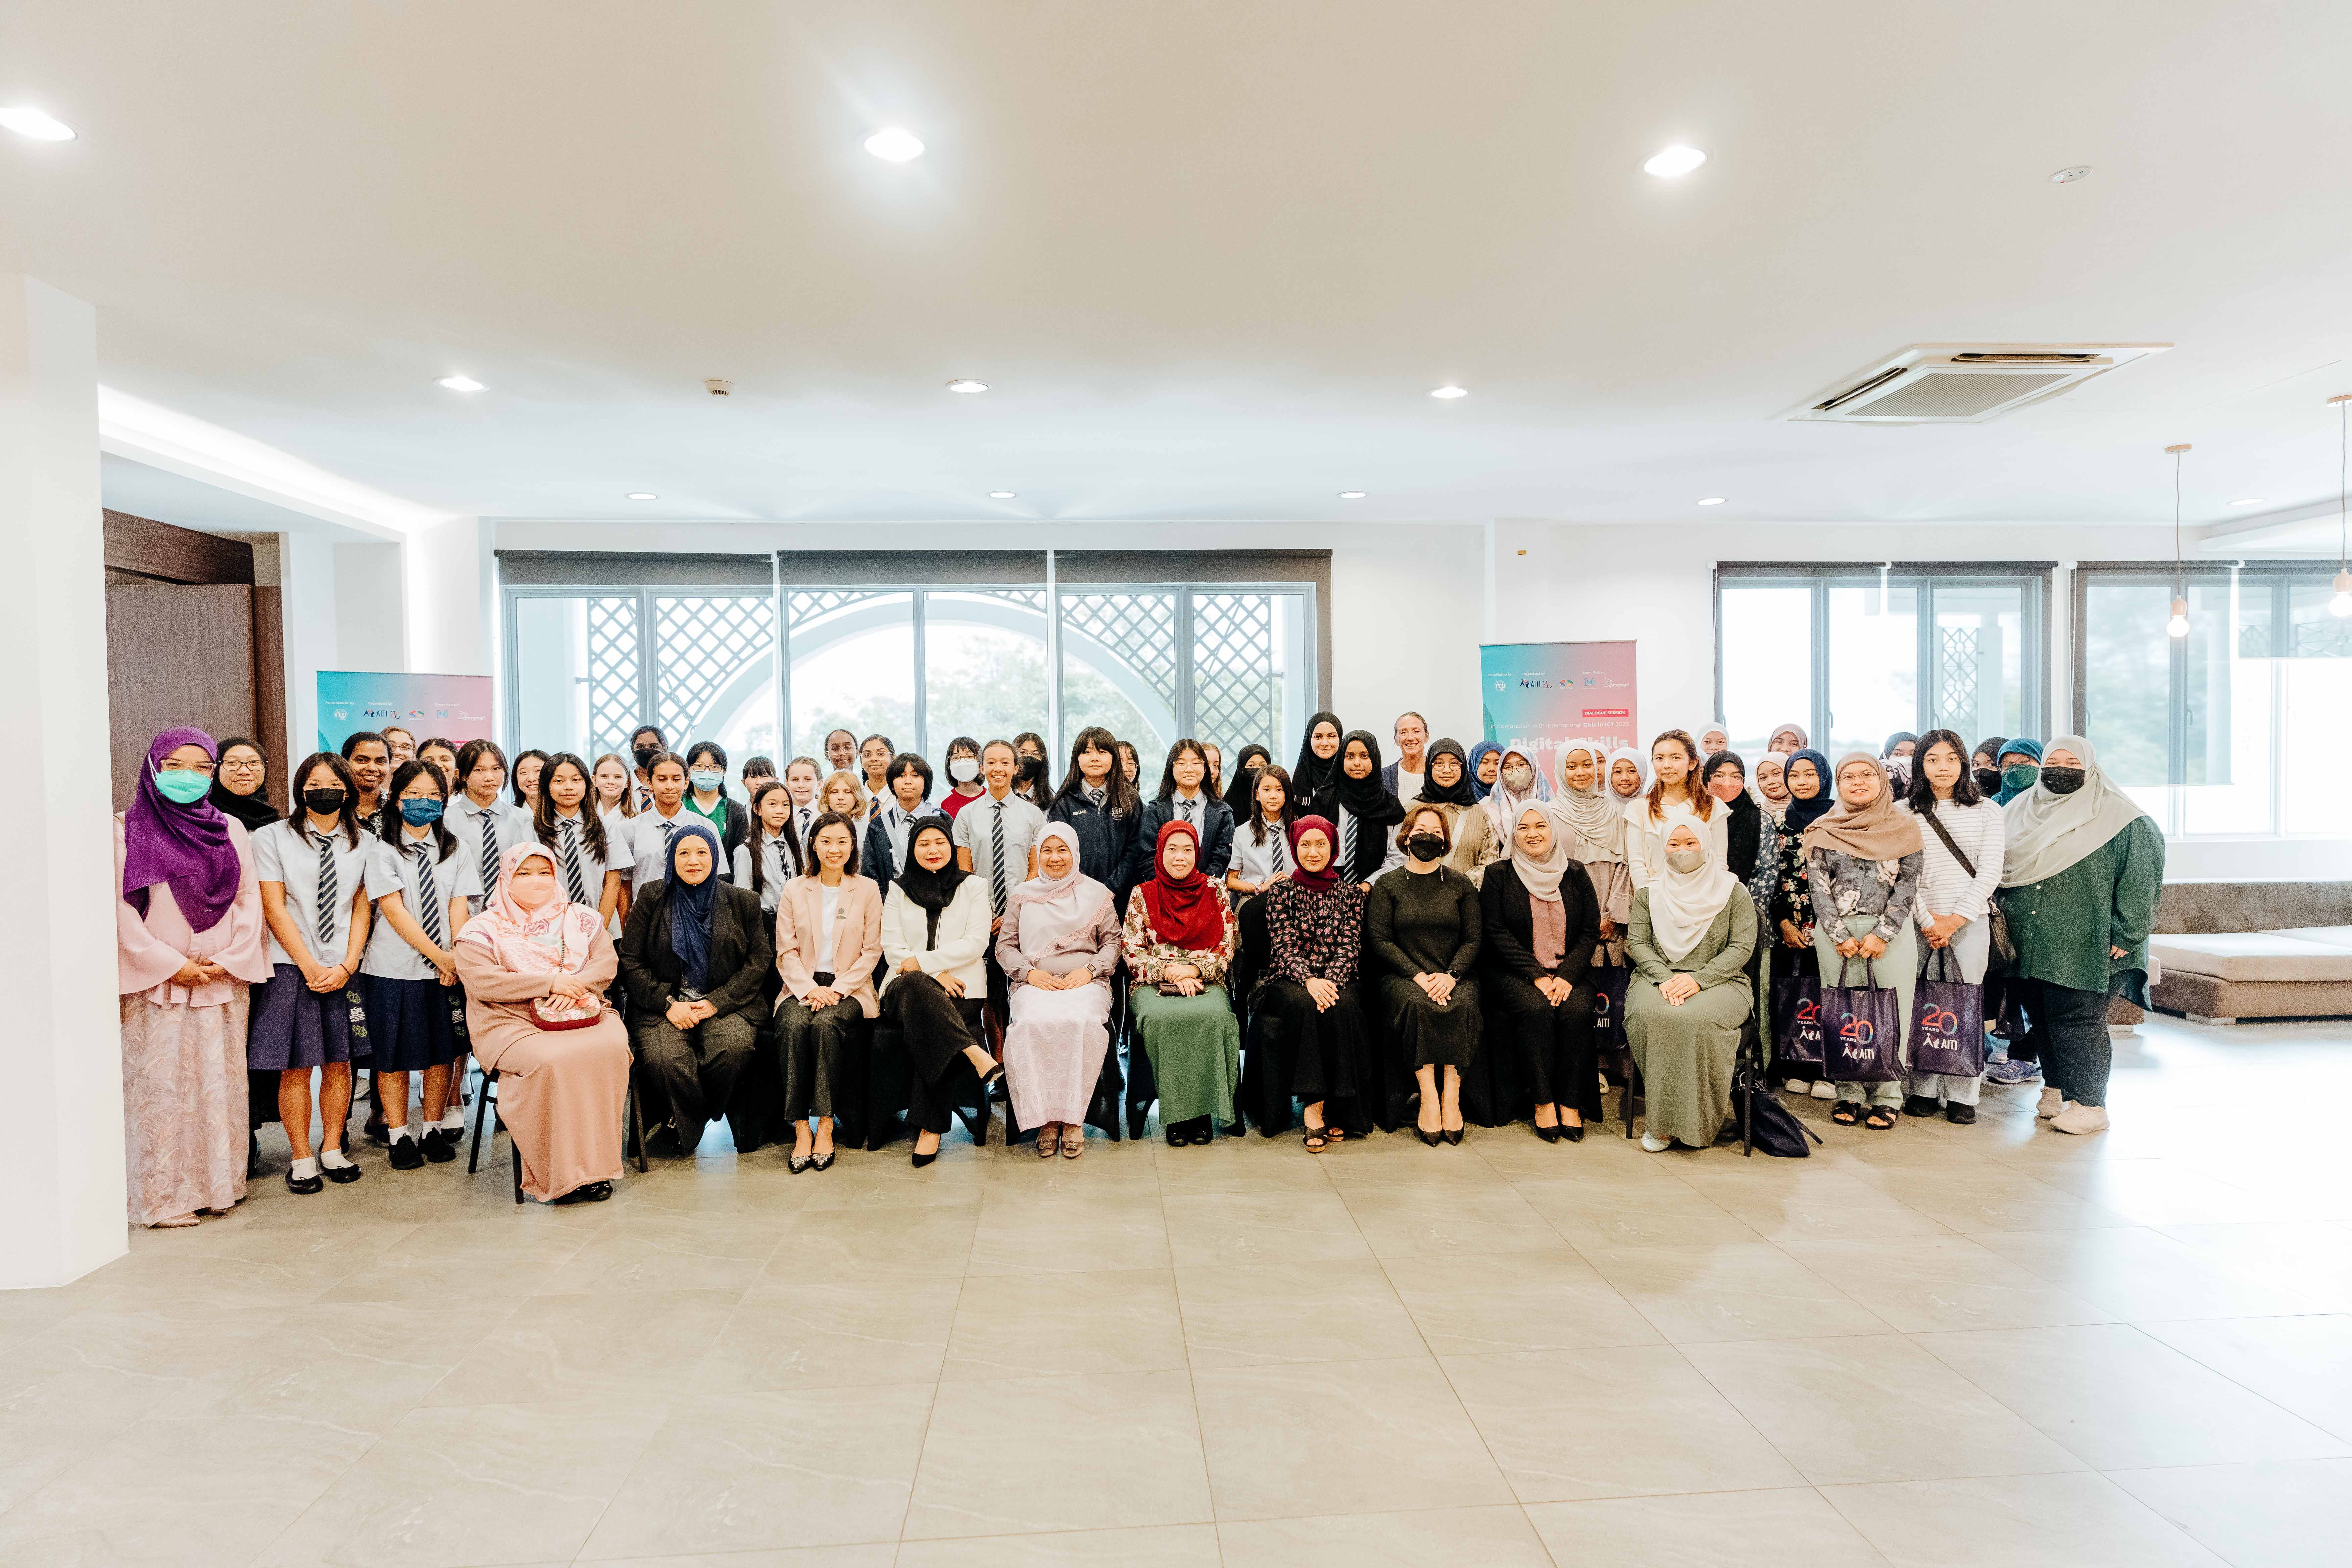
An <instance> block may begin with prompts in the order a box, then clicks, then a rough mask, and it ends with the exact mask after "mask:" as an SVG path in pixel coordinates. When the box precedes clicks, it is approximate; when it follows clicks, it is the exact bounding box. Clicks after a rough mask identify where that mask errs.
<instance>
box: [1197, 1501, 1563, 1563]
mask: <svg viewBox="0 0 2352 1568" xmlns="http://www.w3.org/2000/svg"><path fill="white" fill-rule="evenodd" d="M1217 1539H1218V1540H1219V1542H1222V1543H1223V1547H1224V1568H1465V1565H1468V1564H1475V1565H1476V1568H1551V1564H1552V1559H1551V1555H1550V1553H1549V1552H1546V1551H1545V1550H1544V1547H1543V1542H1541V1541H1539V1540H1538V1539H1537V1538H1536V1531H1535V1527H1534V1526H1532V1525H1530V1524H1529V1523H1528V1516H1527V1513H1526V1511H1525V1510H1520V1509H1516V1508H1433V1509H1424V1510H1421V1511H1419V1512H1415V1513H1364V1514H1341V1515H1338V1516H1335V1517H1325V1518H1319V1519H1268V1520H1255V1521H1249V1522H1246V1523H1244V1522H1231V1521H1229V1522H1227V1523H1224V1524H1221V1525H1219V1526H1218V1527H1217Z"/></svg>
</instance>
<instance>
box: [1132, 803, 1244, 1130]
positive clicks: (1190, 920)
mask: <svg viewBox="0 0 2352 1568" xmlns="http://www.w3.org/2000/svg"><path fill="white" fill-rule="evenodd" d="M1227 836H1228V837H1231V834H1230V830H1228V835H1227ZM1200 845H1201V834H1200V830H1199V829H1198V828H1196V827H1194V826H1192V824H1191V823H1189V822H1184V821H1181V820H1179V821H1174V822H1164V823H1162V824H1160V837H1159V842H1158V846H1157V848H1156V851H1155V853H1154V854H1153V856H1152V862H1151V867H1152V869H1151V875H1150V877H1148V878H1146V879H1144V881H1143V882H1142V883H1141V884H1140V885H1139V886H1138V887H1137V888H1136V889H1135V891H1134V892H1132V893H1130V894H1129V895H1128V900H1127V924H1126V926H1125V927H1124V928H1123V929H1122V930H1121V931H1120V933H1119V941H1120V946H1121V947H1122V948H1123V949H1124V950H1125V952H1126V955H1127V968H1128V973H1129V977H1130V979H1131V980H1132V982H1133V984H1131V985H1130V987H1129V991H1128V1007H1129V1010H1130V1011H1131V1012H1132V1013H1133V1014H1134V1015H1135V1026H1136V1031H1137V1033H1139V1034H1140V1035H1141V1036H1142V1037H1143V1048H1144V1050H1145V1051H1147V1052H1148V1053H1150V1058H1151V1070H1152V1074H1153V1076H1154V1078H1155V1079H1156V1080H1157V1081H1158V1083H1159V1085H1160V1126H1161V1127H1162V1128H1163V1129H1164V1130H1165V1131H1166V1132H1167V1135H1168V1146H1169V1147H1170V1148H1171V1149H1176V1148H1181V1147H1183V1146H1184V1145H1185V1144H1187V1143H1206V1142H1209V1141H1210V1140H1211V1139H1212V1138H1213V1137H1214V1136H1215V1130H1216V1127H1217V1124H1218V1123H1220V1122H1231V1121H1233V1119H1234V1087H1235V1085H1236V1084H1237V1083H1238V1082H1239V1080H1240V1078H1241V1065H1242V1058H1241V1046H1242V1029H1241V1025H1240V1023H1239V1022H1238V1021H1236V1020H1235V1019H1234V1009H1233V1004H1232V1003H1231V1002H1230V1001H1229V1000H1227V998H1226V996H1225V988H1224V985H1223V984H1222V982H1223V980H1224V978H1225V969H1226V966H1227V965H1229V964H1231V963H1233V961H1234V947H1235V945H1236V944H1237V943H1238V942H1239V941H1240V935H1241V933H1240V931H1239V930H1238V929H1237V928H1236V927H1235V926H1234V911H1233V906H1231V905H1230V904H1228V903H1226V902H1225V897H1224V894H1223V892H1221V891H1220V890H1219V889H1218V888H1217V885H1216V884H1215V883H1214V882H1213V881H1211V880H1210V879H1208V878H1207V877H1205V876H1203V875H1202V872H1201V866H1200V858H1201V856H1200Z"/></svg>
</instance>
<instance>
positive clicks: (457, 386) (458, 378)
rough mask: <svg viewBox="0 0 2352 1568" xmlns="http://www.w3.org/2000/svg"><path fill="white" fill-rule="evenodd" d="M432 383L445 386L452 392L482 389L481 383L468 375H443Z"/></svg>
mask: <svg viewBox="0 0 2352 1568" xmlns="http://www.w3.org/2000/svg"><path fill="white" fill-rule="evenodd" d="M434 385H436V386H446V387H447V388H448V389H449V390H450V391H452V392H479V391H481V390H482V384H481V383H480V382H478V381H476V380H475V379H474V378H473V377H472V376H470V375H445V376H443V377H442V378H441V379H440V380H439V381H436V382H435V383H434Z"/></svg>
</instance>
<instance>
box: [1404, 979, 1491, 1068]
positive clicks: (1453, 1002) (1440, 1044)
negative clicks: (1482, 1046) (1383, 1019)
mask: <svg viewBox="0 0 2352 1568" xmlns="http://www.w3.org/2000/svg"><path fill="white" fill-rule="evenodd" d="M1381 1009H1382V1011H1383V1012H1384V1013H1385V1014H1386V1015H1387V1018H1388V1026H1389V1033H1390V1036H1391V1037H1392V1038H1393V1039H1394V1040H1395V1042H1396V1045H1397V1049H1398V1053H1399V1054H1400V1055H1401V1056H1402V1058H1404V1059H1405V1060H1406V1061H1407V1062H1408V1063H1410V1064H1411V1065H1412V1066H1413V1067H1415V1068H1425V1067H1449V1068H1465V1067H1468V1066H1469V1065H1470V1059H1471V1058H1473V1057H1475V1056H1476V1055H1477V1054H1478V982H1477V981H1476V979H1475V978H1474V977H1472V976H1470V975H1467V974H1465V975H1464V976H1463V977H1462V978H1461V979H1459V980H1457V981H1455V982H1454V994H1453V995H1452V996H1451V997H1450V998H1449V999H1448V1000H1447V1001H1446V1004H1445V1005H1444V1006H1443V1007H1441V1006H1439V1005H1437V1004H1436V1003H1434V1002H1433V1001H1431V1000H1430V999H1429V994H1428V993H1427V992H1425V991H1423V989H1422V988H1421V987H1420V986H1418V985H1416V984H1413V983H1412V976H1410V975H1404V974H1384V975H1382V976H1381Z"/></svg>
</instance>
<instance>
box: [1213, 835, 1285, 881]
mask: <svg viewBox="0 0 2352 1568" xmlns="http://www.w3.org/2000/svg"><path fill="white" fill-rule="evenodd" d="M1256 832H1257V829H1256V827H1255V825H1253V824H1251V823H1247V822H1244V823H1243V824H1242V825H1241V826H1238V827H1236V828H1234V863H1233V865H1232V866H1231V867H1229V868H1228V869H1229V870H1234V871H1239V872H1240V873H1241V874H1242V880H1243V881H1244V882H1260V883H1262V882H1264V881H1265V879H1267V878H1268V877H1271V876H1273V875H1274V874H1275V873H1276V871H1295V870H1297V866H1296V865H1295V864H1293V863H1292V861H1291V858H1290V844H1289V841H1288V840H1287V839H1286V838H1285V837H1284V836H1283V832H1282V829H1280V828H1279V827H1277V826H1275V825H1274V824H1272V823H1268V824H1266V829H1265V843H1263V844H1253V843H1252V842H1250V840H1251V839H1252V838H1253V837H1255V835H1256Z"/></svg>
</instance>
